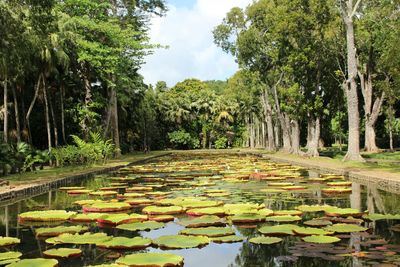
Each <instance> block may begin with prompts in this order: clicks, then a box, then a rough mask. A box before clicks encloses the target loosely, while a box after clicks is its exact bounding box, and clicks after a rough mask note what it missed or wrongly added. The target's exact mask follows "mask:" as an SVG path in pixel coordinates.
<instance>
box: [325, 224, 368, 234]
mask: <svg viewBox="0 0 400 267" xmlns="http://www.w3.org/2000/svg"><path fill="white" fill-rule="evenodd" d="M325 230H327V231H330V232H335V233H353V232H363V231H366V230H368V228H365V227H362V226H359V225H355V224H347V223H338V224H333V225H330V226H327V227H326V228H325Z"/></svg>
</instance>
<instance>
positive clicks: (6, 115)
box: [3, 73, 8, 143]
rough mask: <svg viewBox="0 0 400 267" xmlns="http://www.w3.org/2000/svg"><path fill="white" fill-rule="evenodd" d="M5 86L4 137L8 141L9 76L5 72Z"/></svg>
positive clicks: (5, 141)
mask: <svg viewBox="0 0 400 267" xmlns="http://www.w3.org/2000/svg"><path fill="white" fill-rule="evenodd" d="M3 87H4V101H3V103H4V104H3V109H4V120H3V123H4V127H3V138H4V143H8V77H7V73H6V74H5V77H4V82H3Z"/></svg>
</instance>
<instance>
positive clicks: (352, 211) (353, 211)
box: [325, 207, 364, 217]
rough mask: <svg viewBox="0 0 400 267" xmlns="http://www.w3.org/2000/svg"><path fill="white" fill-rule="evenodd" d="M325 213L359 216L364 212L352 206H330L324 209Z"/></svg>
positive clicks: (332, 215) (333, 215) (335, 215)
mask: <svg viewBox="0 0 400 267" xmlns="http://www.w3.org/2000/svg"><path fill="white" fill-rule="evenodd" d="M325 215H327V216H331V217H348V216H352V217H361V216H362V215H364V212H360V211H359V210H358V209H352V208H338V207H332V208H328V209H325Z"/></svg>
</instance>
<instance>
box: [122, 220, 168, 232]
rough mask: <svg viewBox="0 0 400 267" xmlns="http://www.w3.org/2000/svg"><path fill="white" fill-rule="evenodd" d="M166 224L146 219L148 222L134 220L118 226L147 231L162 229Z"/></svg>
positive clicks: (128, 229) (125, 228) (130, 229)
mask: <svg viewBox="0 0 400 267" xmlns="http://www.w3.org/2000/svg"><path fill="white" fill-rule="evenodd" d="M164 226H165V224H164V223H162V222H155V221H146V222H133V223H126V224H121V225H118V226H117V227H116V228H117V229H121V230H126V231H146V230H155V229H160V228H163V227H164Z"/></svg>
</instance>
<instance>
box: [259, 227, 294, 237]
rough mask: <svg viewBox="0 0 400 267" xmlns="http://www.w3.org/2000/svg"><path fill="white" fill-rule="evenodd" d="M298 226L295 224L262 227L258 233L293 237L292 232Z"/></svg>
mask: <svg viewBox="0 0 400 267" xmlns="http://www.w3.org/2000/svg"><path fill="white" fill-rule="evenodd" d="M299 227H300V226H298V225H295V224H280V225H273V226H269V225H268V226H263V227H261V228H260V229H258V231H259V232H260V233H262V234H264V235H270V236H276V235H277V236H280V235H294V233H293V230H294V229H296V228H299Z"/></svg>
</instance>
